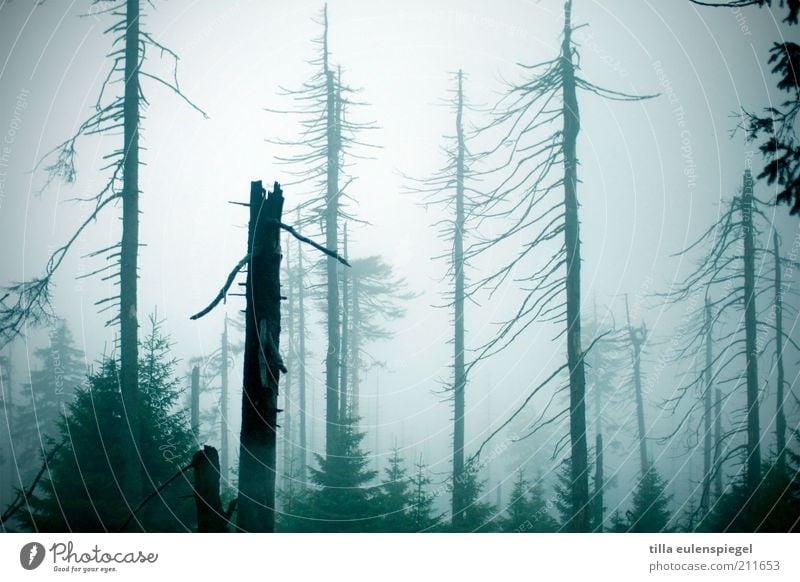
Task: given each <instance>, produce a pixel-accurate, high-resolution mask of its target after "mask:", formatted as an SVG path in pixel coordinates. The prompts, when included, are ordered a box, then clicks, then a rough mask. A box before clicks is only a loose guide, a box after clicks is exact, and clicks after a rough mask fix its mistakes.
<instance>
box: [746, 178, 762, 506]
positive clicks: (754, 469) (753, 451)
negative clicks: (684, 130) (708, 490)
mask: <svg viewBox="0 0 800 582" xmlns="http://www.w3.org/2000/svg"><path fill="white" fill-rule="evenodd" d="M742 225H743V229H744V305H745V346H746V351H747V487H748V489H750V491H755V490H756V489H757V488H758V485H759V483H760V482H761V445H760V442H759V441H760V439H761V428H760V420H759V405H758V346H757V337H756V333H757V329H756V284H755V244H754V242H753V236H754V235H753V176H752V174H751V173H750V170H745V172H744V185H743V188H742Z"/></svg>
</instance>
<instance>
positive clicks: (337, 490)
mask: <svg viewBox="0 0 800 582" xmlns="http://www.w3.org/2000/svg"><path fill="white" fill-rule="evenodd" d="M340 421H341V423H340V428H339V430H338V431H337V432H338V435H337V439H338V442H337V443H336V445H337V447H338V448H337V454H335V455H325V456H323V455H316V459H317V464H318V465H319V468H316V469H314V468H312V469H311V481H312V483H313V484H314V485H316V488H315V489H313V490H311V491H310V492H309V494H308V496H307V497H306V499H305V500H304V501H301V502H299V503H298V504H297V506H298V507H297V513H298V514H299V515H298V517H300V519H297V518H295V519H293V520H292V522H293V524H291V525H290V528H291V529H293V530H299V531H312V532H363V531H379V530H380V522H381V519H380V503H379V497H378V495H377V491H376V488H375V487H374V486H372V485H371V483H372V482H373V480H374V479H375V477H376V476H377V472H376V471H371V470H369V469H367V467H368V466H369V463H370V461H369V459H368V456H367V453H365V452H364V451H363V450H362V448H361V443H362V441H363V440H364V436H365V433H363V432H359V431H358V429H357V425H356V423H355V420H354V419H352V418H344V419H340ZM303 517H306V518H307V519H302V518H303ZM308 518H310V519H308Z"/></svg>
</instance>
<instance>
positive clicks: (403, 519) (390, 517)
mask: <svg viewBox="0 0 800 582" xmlns="http://www.w3.org/2000/svg"><path fill="white" fill-rule="evenodd" d="M384 472H385V473H386V475H385V477H384V479H383V481H382V482H381V485H380V490H379V495H380V504H381V513H382V515H383V523H382V524H381V531H386V532H411V531H415V530H414V525H415V524H414V519H413V517H414V516H413V512H412V511H410V507H409V505H410V502H411V494H412V490H411V487H412V483H411V480H410V479H409V477H408V471H406V469H405V467H404V466H403V459H402V457H400V451H399V450H398V449H397V447H395V448H394V450H393V451H392V456H391V457H389V465H388V466H387V467H386V468H385V469H384Z"/></svg>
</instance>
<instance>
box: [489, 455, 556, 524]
mask: <svg viewBox="0 0 800 582" xmlns="http://www.w3.org/2000/svg"><path fill="white" fill-rule="evenodd" d="M500 528H501V529H502V531H504V532H517V533H534V532H535V533H544V532H554V531H556V530H558V523H556V520H555V519H553V517H552V516H551V515H550V513H549V511H548V508H547V502H546V501H545V499H544V489H543V487H542V484H541V481H539V480H537V481H535V482H533V483H531V482H530V481H528V480H527V479H526V478H525V473H524V472H523V471H522V469H520V470H519V471H517V478H516V480H515V481H514V487H513V489H512V490H511V502H510V503H509V505H508V508H507V509H506V515H505V517H503V518H502V519H501V521H500Z"/></svg>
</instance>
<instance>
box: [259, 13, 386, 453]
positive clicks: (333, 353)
mask: <svg viewBox="0 0 800 582" xmlns="http://www.w3.org/2000/svg"><path fill="white" fill-rule="evenodd" d="M320 24H321V25H322V26H323V32H322V36H321V37H320V38H319V39H316V40H315V41H314V42H315V44H317V45H318V46H319V49H320V55H319V56H318V57H317V58H316V59H315V60H313V61H311V64H312V65H313V66H314V67H315V69H316V71H315V73H314V74H313V75H312V76H311V78H310V79H309V80H308V81H307V82H305V83H303V85H302V86H301V87H300V88H299V89H296V90H284V91H283V95H284V96H286V97H289V98H291V99H293V100H294V101H295V103H296V106H297V108H296V110H289V111H279V110H269V111H273V112H276V113H280V114H282V115H287V114H289V115H300V116H301V121H300V125H301V130H300V134H301V138H300V139H293V140H275V141H274V142H273V143H275V144H277V145H279V146H281V147H282V148H283V150H284V151H289V152H290V153H289V154H287V155H281V156H278V157H277V158H276V159H277V161H278V162H281V163H284V164H287V165H289V166H290V168H291V169H290V170H289V172H288V173H289V174H291V175H293V176H295V177H296V179H297V182H295V183H301V184H304V185H305V186H307V187H308V188H309V189H311V190H312V192H313V194H312V196H311V197H310V198H309V199H307V200H305V201H303V202H302V203H301V204H299V205H298V208H301V209H302V210H303V215H304V219H303V223H302V224H300V225H298V226H303V227H305V226H314V227H319V228H320V232H319V234H320V235H321V236H323V237H324V238H325V244H326V247H327V248H329V249H331V250H333V251H335V250H336V249H338V248H339V244H340V242H341V241H340V228H339V225H340V221H341V220H351V221H352V220H353V219H354V217H353V216H352V215H351V214H349V212H348V210H347V208H346V202H347V200H348V199H349V196H348V194H347V187H348V185H349V184H350V183H351V182H352V180H353V178H350V177H348V176H347V174H346V169H347V166H348V165H349V164H348V161H347V160H348V156H350V155H351V154H350V153H349V149H350V148H354V147H355V148H364V147H373V146H369V145H368V144H365V143H364V142H362V141H361V140H360V139H358V137H357V134H358V133H359V132H361V131H362V130H365V129H370V128H372V127H374V125H373V124H372V123H360V122H356V121H353V120H352V119H351V118H350V116H349V109H350V108H351V106H353V105H361V103H360V102H358V101H356V100H355V97H354V96H355V94H356V92H357V91H355V90H354V89H352V88H351V87H349V86H347V85H345V84H344V83H343V82H342V79H341V68H340V67H335V66H334V65H333V63H332V62H331V58H330V50H329V42H328V10H327V5H326V6H325V7H324V9H323V11H322V18H321V22H320ZM352 157H354V158H363V157H364V156H363V155H361V154H352ZM318 266H319V267H321V268H322V269H321V270H322V272H323V273H324V274H323V280H324V288H325V289H324V294H323V297H322V299H323V302H324V304H325V307H324V312H325V318H326V339H327V352H326V356H325V386H326V389H325V402H326V404H325V408H326V412H325V418H326V421H325V422H326V424H325V433H326V434H325V437H326V440H325V450H326V454H334V453H335V451H336V446H337V442H336V433H337V428H338V416H339V411H340V407H341V405H340V403H339V395H340V394H339V393H340V387H339V383H340V380H341V370H340V365H341V357H342V355H341V353H340V350H341V347H342V341H341V333H342V329H341V325H342V322H341V312H340V310H341V297H340V289H339V277H340V275H341V273H340V270H339V266H338V263H337V262H336V261H334V260H329V259H323V262H322V264H321V265H318Z"/></svg>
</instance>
